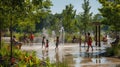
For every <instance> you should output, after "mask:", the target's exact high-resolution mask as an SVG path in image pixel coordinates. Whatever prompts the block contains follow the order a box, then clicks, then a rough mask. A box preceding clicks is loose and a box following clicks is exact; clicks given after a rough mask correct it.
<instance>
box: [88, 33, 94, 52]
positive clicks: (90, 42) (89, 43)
mask: <svg viewBox="0 0 120 67" xmlns="http://www.w3.org/2000/svg"><path fill="white" fill-rule="evenodd" d="M87 44H88V49H87V52H88V51H89V47H91V48H92V51H93V47H92V38H91V36H90V33H88V41H87Z"/></svg>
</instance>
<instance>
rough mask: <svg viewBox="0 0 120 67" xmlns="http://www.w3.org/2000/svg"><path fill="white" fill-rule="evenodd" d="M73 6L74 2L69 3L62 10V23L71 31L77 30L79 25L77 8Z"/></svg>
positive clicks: (66, 29)
mask: <svg viewBox="0 0 120 67" xmlns="http://www.w3.org/2000/svg"><path fill="white" fill-rule="evenodd" d="M73 7H74V6H73V5H72V4H69V5H67V6H66V8H65V9H64V10H63V12H62V16H63V19H62V25H63V26H64V28H65V31H67V32H69V33H72V32H75V31H76V30H77V27H76V26H75V25H76V24H77V21H76V20H75V15H76V10H73Z"/></svg>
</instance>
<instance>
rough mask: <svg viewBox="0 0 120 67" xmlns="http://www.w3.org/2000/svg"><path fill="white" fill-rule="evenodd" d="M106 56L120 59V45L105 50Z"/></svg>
mask: <svg viewBox="0 0 120 67" xmlns="http://www.w3.org/2000/svg"><path fill="white" fill-rule="evenodd" d="M106 53H107V54H106V55H107V56H117V57H120V44H118V45H116V46H114V47H109V48H107V49H106Z"/></svg>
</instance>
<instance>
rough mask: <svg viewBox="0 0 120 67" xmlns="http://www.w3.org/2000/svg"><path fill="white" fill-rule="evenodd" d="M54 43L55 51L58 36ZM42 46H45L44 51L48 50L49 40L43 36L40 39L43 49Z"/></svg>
mask: <svg viewBox="0 0 120 67" xmlns="http://www.w3.org/2000/svg"><path fill="white" fill-rule="evenodd" d="M55 41H56V43H55V45H56V47H55V49H56V48H58V44H59V37H58V36H57V37H56V40H55ZM43 46H45V49H48V48H49V40H48V39H46V38H45V36H43V38H42V48H43Z"/></svg>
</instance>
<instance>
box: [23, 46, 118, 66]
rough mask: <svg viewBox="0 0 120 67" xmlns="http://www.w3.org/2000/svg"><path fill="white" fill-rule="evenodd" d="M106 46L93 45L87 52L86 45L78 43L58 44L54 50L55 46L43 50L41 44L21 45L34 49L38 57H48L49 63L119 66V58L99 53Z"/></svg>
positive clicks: (27, 48)
mask: <svg viewBox="0 0 120 67" xmlns="http://www.w3.org/2000/svg"><path fill="white" fill-rule="evenodd" d="M106 46H108V45H103V46H102V47H95V46H94V47H93V48H94V50H93V51H92V50H91V49H90V51H89V52H86V50H87V47H83V46H81V47H79V45H78V44H65V45H60V46H59V49H56V50H55V46H51V47H49V49H48V50H45V49H44V48H43V49H42V48H41V45H33V46H23V47H22V49H23V50H35V51H36V52H37V56H38V57H39V58H40V59H42V60H46V59H49V60H50V62H51V63H58V62H63V61H66V62H67V64H68V65H69V67H120V59H118V58H110V57H104V56H102V55H101V54H102V53H104V52H105V48H106Z"/></svg>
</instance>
